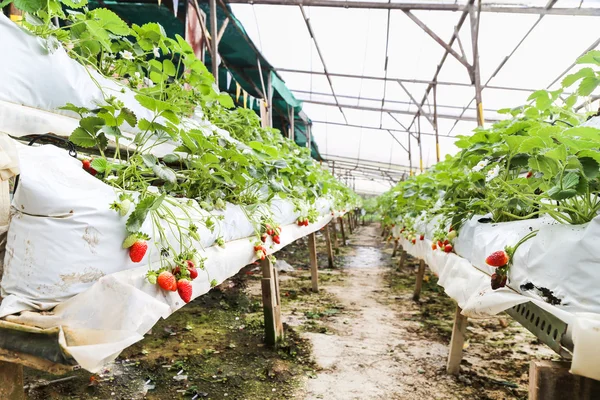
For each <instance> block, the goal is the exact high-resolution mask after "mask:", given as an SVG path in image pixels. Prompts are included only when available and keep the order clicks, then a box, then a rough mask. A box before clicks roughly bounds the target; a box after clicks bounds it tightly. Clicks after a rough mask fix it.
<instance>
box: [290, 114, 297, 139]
mask: <svg viewBox="0 0 600 400" xmlns="http://www.w3.org/2000/svg"><path fill="white" fill-rule="evenodd" d="M288 113H289V116H288V118H289V119H290V131H289V133H288V137H289V138H290V139H291V140H294V139H295V137H296V130H295V127H294V123H295V117H294V108H293V107H290V109H289V111H288Z"/></svg>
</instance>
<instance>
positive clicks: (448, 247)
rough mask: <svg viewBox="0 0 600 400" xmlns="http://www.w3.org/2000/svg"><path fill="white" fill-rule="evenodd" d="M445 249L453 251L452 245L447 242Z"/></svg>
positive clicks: (447, 251) (448, 251)
mask: <svg viewBox="0 0 600 400" xmlns="http://www.w3.org/2000/svg"><path fill="white" fill-rule="evenodd" d="M444 251H445V252H446V253H450V252H451V251H452V245H451V244H447V245H446V246H444Z"/></svg>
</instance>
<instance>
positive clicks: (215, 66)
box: [210, 0, 219, 87]
mask: <svg viewBox="0 0 600 400" xmlns="http://www.w3.org/2000/svg"><path fill="white" fill-rule="evenodd" d="M218 36H219V34H218V31H217V0H210V46H211V49H212V50H211V57H212V74H213V75H214V77H215V84H216V85H217V87H219V43H218V40H217V38H218Z"/></svg>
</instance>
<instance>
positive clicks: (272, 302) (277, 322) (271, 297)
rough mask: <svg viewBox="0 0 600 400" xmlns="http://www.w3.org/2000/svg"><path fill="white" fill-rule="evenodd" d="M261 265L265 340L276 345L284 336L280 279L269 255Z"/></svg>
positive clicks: (268, 343)
mask: <svg viewBox="0 0 600 400" xmlns="http://www.w3.org/2000/svg"><path fill="white" fill-rule="evenodd" d="M260 266H261V268H262V274H263V278H262V280H261V289H262V300H263V312H264V318H265V342H266V343H267V345H269V346H276V345H277V343H278V342H279V341H280V340H281V339H282V338H283V324H282V321H281V300H280V297H279V280H278V275H277V271H276V270H275V268H274V267H273V264H272V263H271V260H270V259H269V258H268V257H267V258H265V259H264V260H262V261H261V262H260Z"/></svg>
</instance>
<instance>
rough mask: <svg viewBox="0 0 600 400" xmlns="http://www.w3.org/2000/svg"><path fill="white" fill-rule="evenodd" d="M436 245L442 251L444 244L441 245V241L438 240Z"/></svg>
mask: <svg viewBox="0 0 600 400" xmlns="http://www.w3.org/2000/svg"><path fill="white" fill-rule="evenodd" d="M437 245H438V247H439V248H440V249H443V248H444V243H442V241H441V240H438V242H437Z"/></svg>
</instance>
